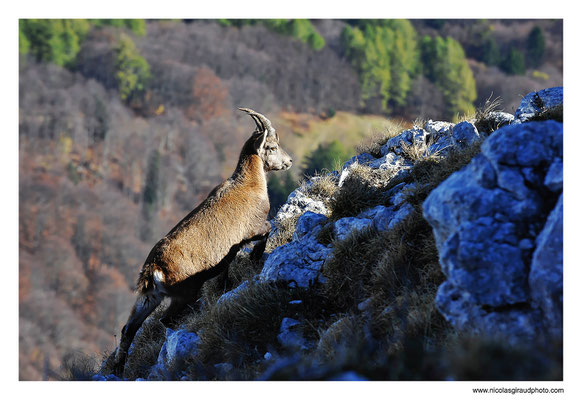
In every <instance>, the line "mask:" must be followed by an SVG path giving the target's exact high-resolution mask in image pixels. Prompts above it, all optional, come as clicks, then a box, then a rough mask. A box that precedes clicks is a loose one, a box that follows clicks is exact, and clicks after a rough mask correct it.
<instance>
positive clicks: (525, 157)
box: [94, 88, 563, 380]
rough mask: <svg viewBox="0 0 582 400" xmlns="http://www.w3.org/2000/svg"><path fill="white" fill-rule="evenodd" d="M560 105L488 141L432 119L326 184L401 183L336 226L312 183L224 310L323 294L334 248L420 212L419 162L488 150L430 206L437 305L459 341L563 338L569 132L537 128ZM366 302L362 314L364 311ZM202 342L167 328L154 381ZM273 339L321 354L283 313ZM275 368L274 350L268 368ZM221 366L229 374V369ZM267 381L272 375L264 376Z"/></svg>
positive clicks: (535, 99) (499, 118)
mask: <svg viewBox="0 0 582 400" xmlns="http://www.w3.org/2000/svg"><path fill="white" fill-rule="evenodd" d="M561 107H562V88H552V89H546V90H543V91H540V92H537V93H530V94H528V95H527V96H525V97H524V99H523V101H522V103H521V105H520V107H519V108H518V110H517V111H516V113H515V115H511V114H507V113H501V112H493V113H490V114H489V115H487V116H486V118H487V119H488V121H486V124H485V125H486V126H491V125H493V126H494V127H495V128H496V129H495V130H494V132H493V133H491V132H483V131H481V132H480V130H479V129H478V128H477V126H483V124H482V125H479V124H477V123H472V122H469V121H463V122H460V123H457V124H452V123H448V122H442V121H428V122H426V123H425V124H424V125H423V126H422V127H416V126H415V127H413V128H412V129H408V130H405V131H403V132H402V133H400V134H399V135H397V136H395V137H393V138H390V139H389V140H388V141H387V142H386V143H385V144H384V145H383V146H382V147H381V149H380V154H379V157H376V156H374V155H372V154H370V153H362V154H359V155H357V156H355V157H353V158H352V159H350V160H348V161H347V162H346V163H345V164H344V165H343V167H342V168H341V170H340V171H337V172H336V171H334V172H333V173H331V174H330V175H329V176H328V177H327V178H328V179H330V180H331V181H332V182H333V184H335V185H336V186H337V187H342V186H343V185H344V184H345V183H346V181H347V180H348V179H349V178H350V176H353V174H355V173H356V171H357V169H358V168H361V167H362V166H363V167H367V168H370V169H371V170H373V171H376V172H378V173H381V175H382V176H383V177H384V179H391V180H394V181H395V182H398V181H400V183H398V184H395V185H393V186H392V187H391V188H390V189H389V190H387V191H385V192H384V193H382V196H383V204H382V205H376V206H373V207H369V208H367V209H364V210H362V211H360V212H358V213H357V214H356V215H353V216H344V217H341V218H337V217H334V216H333V215H332V214H333V212H332V210H331V209H330V206H329V202H328V201H327V200H329V199H325V198H321V196H313V195H312V194H311V192H310V189H311V188H312V187H313V186H314V185H316V184H317V182H318V180H320V179H322V177H319V176H318V177H313V178H311V179H310V180H309V181H308V182H306V183H305V184H304V185H302V186H301V187H300V188H298V189H296V190H295V191H294V192H292V193H291V194H290V195H289V198H288V200H287V202H286V203H285V204H284V205H283V206H282V207H281V209H280V210H279V212H278V214H277V215H276V217H275V218H274V220H273V224H274V229H273V232H272V233H271V237H270V240H272V239H273V238H274V237H276V236H277V235H279V234H280V229H282V228H281V226H282V225H283V223H284V221H289V220H291V221H293V220H296V223H295V229H294V232H293V235H292V237H291V239H290V241H289V242H288V243H286V244H283V245H280V246H278V247H275V248H274V249H272V251H271V252H270V253H266V254H265V255H264V264H263V268H262V271H261V272H260V273H259V274H257V275H256V276H255V277H254V278H253V279H252V280H246V281H244V282H243V283H242V284H240V285H239V286H238V287H236V288H234V289H233V290H231V291H229V292H227V293H225V294H224V295H222V297H220V299H219V300H218V301H219V302H236V301H237V297H238V294H240V293H241V292H242V291H244V289H245V288H246V287H248V286H249V285H251V284H253V282H282V283H284V284H288V285H289V286H291V287H302V288H307V287H310V286H311V285H315V284H325V282H326V277H325V276H324V274H323V273H322V269H323V267H324V265H325V263H326V260H327V259H328V258H329V257H330V254H331V253H332V251H333V248H334V245H335V243H336V242H337V241H341V240H344V239H345V238H347V237H348V236H349V235H350V234H352V233H353V232H354V231H361V230H364V229H371V230H375V231H378V232H386V231H390V230H392V229H394V228H395V227H397V226H398V224H400V223H401V222H402V221H404V220H405V219H406V218H407V217H408V216H410V215H411V214H412V213H413V212H414V208H413V207H412V206H411V204H410V203H409V202H408V199H409V197H410V196H411V195H413V194H414V192H415V190H417V189H418V187H416V184H415V183H409V182H407V179H406V178H407V176H409V174H410V173H411V169H412V168H413V166H414V163H415V161H416V160H418V159H426V158H428V157H440V158H442V157H447V155H448V154H449V153H451V152H452V151H454V150H459V149H463V148H466V147H468V146H471V145H473V144H474V143H480V142H481V141H482V145H481V153H479V154H478V155H477V156H476V157H474V158H473V160H472V161H471V162H470V163H469V164H468V165H467V166H466V167H464V168H463V169H461V170H459V171H458V172H455V173H453V174H452V175H450V176H449V177H448V178H447V179H446V180H445V181H444V182H442V183H441V184H440V185H439V186H438V187H437V188H436V189H434V190H433V191H432V192H431V193H430V194H429V195H428V197H427V198H426V200H425V201H424V203H423V205H422V211H423V215H424V218H425V219H426V221H428V223H429V224H430V226H431V227H432V230H433V233H434V240H435V243H436V247H437V249H438V253H439V262H440V265H441V268H442V272H443V274H444V276H445V277H446V280H445V281H444V282H443V283H442V284H441V285H440V287H439V289H438V292H437V296H436V298H435V299H434V301H435V304H436V307H437V309H438V311H439V312H440V313H441V314H442V316H443V317H444V318H445V320H446V321H448V322H449V323H450V324H451V325H452V326H453V327H454V328H455V329H457V330H458V331H460V332H470V333H474V334H487V335H493V336H495V335H497V336H499V337H502V338H505V339H507V340H509V341H519V340H522V339H523V338H526V339H527V338H533V337H539V336H543V337H547V338H548V340H559V339H561V335H562V286H563V283H562V268H563V267H562V225H563V223H562V220H563V198H562V183H563V182H562V168H563V167H562V166H563V152H562V146H563V142H562V140H563V128H562V124H561V122H556V121H554V120H547V121H538V119H540V115H542V114H545V115H547V114H548V113H551V112H552V111H553V110H555V109H556V108H561ZM480 122H483V121H480ZM376 155H378V154H376ZM322 229H328V230H330V231H331V234H332V235H333V237H334V241H332V242H331V243H327V242H325V243H322V241H321V240H320V234H321V231H322ZM298 301H300V300H298ZM365 303H366V302H365V301H364V302H363V303H362V304H360V305H359V306H358V308H359V309H361V310H365V309H366V307H367V304H365ZM340 321H341V320H340ZM329 329H332V327H330V328H329ZM325 336H326V332H324V333H323V334H322V338H324V337H325ZM199 340H200V338H199V337H198V335H196V334H195V333H190V332H186V331H183V330H177V331H171V330H168V332H167V339H166V343H165V344H164V346H163V348H162V351H161V352H160V355H159V357H158V361H157V363H156V365H155V366H153V367H152V369H151V372H150V375H151V378H152V379H163V376H164V369H165V368H166V364H167V363H169V362H170V361H169V360H171V359H172V358H173V357H175V356H176V354H179V353H180V352H181V351H188V352H195V351H196V346H197V343H198V342H199ZM277 340H278V341H279V344H280V345H281V346H282V347H286V348H291V349H299V350H301V349H307V348H313V347H316V346H317V345H318V344H317V343H309V342H308V341H307V340H306V339H305V338H304V337H303V336H302V335H301V325H300V322H299V321H297V320H295V319H293V318H290V317H288V316H285V315H281V329H280V333H279V335H278V336H277ZM322 340H323V339H322ZM299 350H298V351H299ZM270 358H271V353H269V352H267V353H266V354H265V355H264V361H268V360H269V359H270ZM287 361H288V360H287ZM226 364H228V363H226ZM215 367H216V366H215ZM216 368H217V369H219V370H225V371H228V370H230V368H232V365H230V364H228V365H219V366H218V367H216ZM350 373H353V372H346V374H350ZM270 374H272V368H271V369H269V370H268V371H267V372H265V376H264V378H265V379H267V378H268V377H269V376H270ZM356 375H357V374H356ZM114 378H115V377H112V376H109V377H103V376H101V375H97V376H95V377H94V379H98V380H103V379H114ZM338 379H339V378H338Z"/></svg>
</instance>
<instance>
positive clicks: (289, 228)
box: [265, 214, 301, 253]
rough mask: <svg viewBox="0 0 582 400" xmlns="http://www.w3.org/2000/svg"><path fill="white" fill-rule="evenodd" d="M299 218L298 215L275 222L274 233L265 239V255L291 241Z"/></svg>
mask: <svg viewBox="0 0 582 400" xmlns="http://www.w3.org/2000/svg"><path fill="white" fill-rule="evenodd" d="M300 216H301V215H300V214H297V215H294V216H292V217H291V218H285V219H282V220H280V221H278V222H277V227H276V229H277V230H276V232H275V233H274V234H273V235H271V236H269V238H268V239H267V246H266V247H265V251H266V252H267V253H270V252H272V251H273V250H274V249H276V248H277V247H279V246H283V245H284V244H287V243H289V242H290V241H291V238H292V237H293V233H294V232H295V227H296V226H297V220H298V219H299V217H300Z"/></svg>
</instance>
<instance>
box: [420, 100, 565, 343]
mask: <svg viewBox="0 0 582 400" xmlns="http://www.w3.org/2000/svg"><path fill="white" fill-rule="evenodd" d="M527 98H533V95H532V96H528V97H527ZM527 98H526V99H524V101H527ZM523 109H524V110H526V109H527V107H523ZM520 115H522V116H524V115H525V114H524V113H522V114H520ZM562 137H563V129H562V124H561V123H558V122H555V121H543V122H528V123H523V121H522V123H521V124H512V125H509V126H505V127H503V128H501V129H499V130H498V131H496V132H495V133H493V134H492V135H491V136H490V137H489V138H488V139H487V140H486V141H485V142H484V143H483V145H482V147H481V150H482V153H481V154H479V155H478V156H477V157H475V158H474V159H473V160H472V161H471V163H470V164H469V165H468V166H467V167H465V168H464V169H463V170H461V171H459V172H457V173H454V174H453V175H451V176H450V177H449V178H448V179H447V180H446V181H444V182H443V183H442V184H441V185H440V186H439V187H438V188H437V189H435V190H434V191H432V192H431V193H430V195H429V196H428V198H427V199H426V201H425V202H424V205H423V209H424V216H425V218H426V219H427V221H428V222H429V223H430V224H431V226H432V227H433V232H434V236H435V240H436V244H437V247H438V250H439V255H440V263H441V266H442V270H443V272H444V273H445V275H446V276H447V281H446V282H445V283H443V284H442V285H441V287H440V288H439V291H438V294H437V298H436V300H435V301H436V305H437V307H438V309H439V311H440V312H441V313H442V314H443V315H444V316H445V318H446V319H447V320H449V321H450V322H451V323H452V324H453V325H454V326H455V327H457V328H458V329H460V330H465V331H472V332H477V333H487V334H503V335H505V336H506V337H508V338H515V339H519V338H523V337H530V338H533V337H535V336H537V335H540V334H542V333H550V334H551V335H552V336H560V335H561V304H562V298H561V293H562V248H561V246H562V230H561V229H562V200H561V199H562V197H561V192H562V182H561V177H562V174H561V166H562Z"/></svg>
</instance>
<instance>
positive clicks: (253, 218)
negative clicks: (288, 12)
mask: <svg viewBox="0 0 582 400" xmlns="http://www.w3.org/2000/svg"><path fill="white" fill-rule="evenodd" d="M239 110H241V111H244V112H246V113H248V114H249V115H250V116H251V118H252V119H253V120H254V121H255V124H256V129H255V131H254V132H253V133H252V135H251V137H250V138H249V139H248V140H247V141H246V143H245V144H244V146H243V148H242V150H241V152H240V157H239V160H238V164H237V166H236V169H235V171H234V173H233V174H232V176H231V177H230V178H229V179H227V180H226V181H224V182H223V183H221V184H220V185H218V186H217V187H216V188H214V189H213V190H212V192H210V194H209V195H208V197H207V198H206V200H204V201H203V202H202V203H201V204H200V205H199V206H198V207H196V208H195V209H194V210H193V211H192V212H190V214H188V215H187V216H186V217H185V218H184V219H183V220H182V221H180V222H179V223H178V225H176V226H175V227H174V228H173V229H172V230H171V231H170V232H169V233H168V234H167V235H166V236H164V237H163V238H162V239H161V240H160V241H159V242H158V243H156V245H155V246H154V247H153V249H152V250H151V251H150V253H149V255H148V257H147V259H146V260H145V262H144V264H143V266H142V268H141V271H140V273H139V278H138V280H137V288H136V290H137V300H136V302H135V304H134V306H133V308H132V310H131V314H130V316H129V319H128V320H127V323H126V325H125V326H124V327H123V329H122V331H121V339H120V342H119V346H118V348H117V352H116V353H115V358H114V370H115V373H116V374H117V375H122V374H123V370H124V365H125V360H126V358H127V351H128V349H129V346H130V344H131V342H132V340H133V338H134V336H135V334H136V332H137V330H138V329H139V327H140V326H141V325H142V323H143V322H144V321H145V319H146V318H147V317H148V316H149V315H150V314H151V313H152V312H153V311H154V309H155V308H156V307H158V306H159V305H160V303H161V302H162V300H163V299H164V298H165V297H170V298H171V303H170V305H169V307H168V309H167V310H166V312H165V314H164V316H163V318H162V319H161V322H162V323H164V325H168V323H170V322H171V321H172V319H173V318H174V317H175V316H177V315H178V314H179V313H180V312H181V311H182V310H183V309H184V308H185V306H186V305H187V304H188V303H189V302H191V301H192V300H195V299H197V298H198V292H199V290H200V288H201V286H202V284H203V283H204V282H205V281H206V280H208V279H210V278H212V277H215V276H217V275H218V274H219V273H221V272H222V271H223V270H224V269H225V268H226V267H228V264H229V263H230V261H232V259H233V258H234V256H235V255H236V253H237V251H238V250H239V249H240V248H241V246H242V245H244V244H245V243H248V242H249V241H251V240H258V239H261V238H262V239H264V238H266V235H267V234H268V233H269V232H270V230H271V224H270V223H269V221H267V215H268V213H269V197H268V195H267V180H266V172H268V171H280V170H286V169H289V168H290V167H291V164H292V160H291V157H289V155H288V154H287V153H286V152H285V151H284V150H283V149H282V148H281V147H280V146H279V135H277V133H276V132H275V129H274V128H273V127H272V126H271V122H270V121H269V120H268V119H267V118H265V117H264V116H263V115H261V114H259V113H258V112H255V111H253V110H251V109H248V108H239ZM263 250H264V243H263V246H262V249H261V251H263Z"/></svg>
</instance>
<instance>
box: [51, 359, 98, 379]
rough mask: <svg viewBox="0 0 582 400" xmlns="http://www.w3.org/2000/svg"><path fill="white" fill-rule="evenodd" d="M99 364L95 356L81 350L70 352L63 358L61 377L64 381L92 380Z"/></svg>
mask: <svg viewBox="0 0 582 400" xmlns="http://www.w3.org/2000/svg"><path fill="white" fill-rule="evenodd" d="M98 365H99V364H98V361H97V360H96V359H95V357H92V356H88V355H86V354H83V353H79V352H74V353H69V354H67V355H65V357H64V358H63V363H62V365H61V371H62V372H61V374H60V376H59V379H60V380H63V381H90V380H91V378H92V377H93V375H95V374H96V373H97V369H98Z"/></svg>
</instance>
